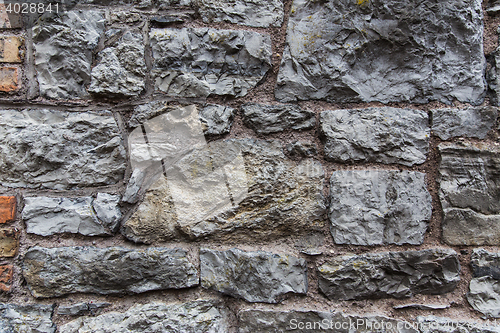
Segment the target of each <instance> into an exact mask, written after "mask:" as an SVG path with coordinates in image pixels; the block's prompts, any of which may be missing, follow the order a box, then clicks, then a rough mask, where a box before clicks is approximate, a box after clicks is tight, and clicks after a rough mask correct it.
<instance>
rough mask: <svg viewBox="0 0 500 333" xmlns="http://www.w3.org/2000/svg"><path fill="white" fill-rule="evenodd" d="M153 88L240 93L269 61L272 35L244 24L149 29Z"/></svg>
mask: <svg viewBox="0 0 500 333" xmlns="http://www.w3.org/2000/svg"><path fill="white" fill-rule="evenodd" d="M149 38H150V44H151V49H152V52H153V73H152V75H153V78H154V82H155V88H156V90H157V91H160V92H164V93H166V94H167V95H169V96H174V97H207V96H209V95H229V96H236V97H239V96H245V95H246V94H247V92H248V91H249V90H250V89H252V88H254V87H255V86H256V85H257V84H258V83H259V82H260V81H261V80H262V78H263V77H264V75H265V74H266V73H267V71H268V69H269V68H270V67H271V38H270V36H269V35H263V34H260V33H257V32H252V31H244V30H217V29H210V28H183V29H152V30H151V32H150V34H149Z"/></svg>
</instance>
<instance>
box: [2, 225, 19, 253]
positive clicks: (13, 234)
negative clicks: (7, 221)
mask: <svg viewBox="0 0 500 333" xmlns="http://www.w3.org/2000/svg"><path fill="white" fill-rule="evenodd" d="M18 247H19V230H17V229H16V228H1V229H0V257H13V256H15V255H16V253H17V248H18Z"/></svg>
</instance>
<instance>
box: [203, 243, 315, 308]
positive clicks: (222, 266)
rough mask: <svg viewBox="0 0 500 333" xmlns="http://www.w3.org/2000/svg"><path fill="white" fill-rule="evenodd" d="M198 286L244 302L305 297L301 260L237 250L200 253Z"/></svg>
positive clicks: (304, 264) (305, 265)
mask: <svg viewBox="0 0 500 333" xmlns="http://www.w3.org/2000/svg"><path fill="white" fill-rule="evenodd" d="M200 262H201V264H200V267H201V285H202V287H203V288H206V289H213V290H216V291H219V292H221V293H223V294H227V295H231V296H233V297H237V298H243V299H244V300H245V301H247V302H265V303H277V302H278V301H279V299H280V297H282V296H284V295H286V294H288V293H293V294H306V292H307V264H306V261H305V260H304V259H300V258H296V257H293V256H290V255H279V254H273V253H269V252H262V251H257V252H245V251H242V250H239V249H230V250H227V251H216V250H210V249H206V248H202V249H200Z"/></svg>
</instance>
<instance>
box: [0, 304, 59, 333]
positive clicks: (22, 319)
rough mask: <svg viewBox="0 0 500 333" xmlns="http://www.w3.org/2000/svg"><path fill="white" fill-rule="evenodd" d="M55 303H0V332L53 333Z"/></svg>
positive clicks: (54, 329)
mask: <svg viewBox="0 0 500 333" xmlns="http://www.w3.org/2000/svg"><path fill="white" fill-rule="evenodd" d="M54 307H55V305H35V304H30V305H16V304H0V332H6V333H10V332H15V333H18V332H19V333H21V332H29V333H55V331H56V324H54V323H53V322H52V314H53V312H54Z"/></svg>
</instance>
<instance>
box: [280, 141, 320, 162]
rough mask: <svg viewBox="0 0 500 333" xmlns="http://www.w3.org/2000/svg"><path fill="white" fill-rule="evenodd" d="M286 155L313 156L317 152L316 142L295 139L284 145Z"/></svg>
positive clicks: (295, 156)
mask: <svg viewBox="0 0 500 333" xmlns="http://www.w3.org/2000/svg"><path fill="white" fill-rule="evenodd" d="M285 149H286V152H287V153H288V155H290V156H291V157H294V158H297V157H298V158H304V157H313V156H315V155H316V154H318V149H317V147H316V144H314V143H312V142H305V141H295V142H292V143H288V144H287V145H286V146H285Z"/></svg>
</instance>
